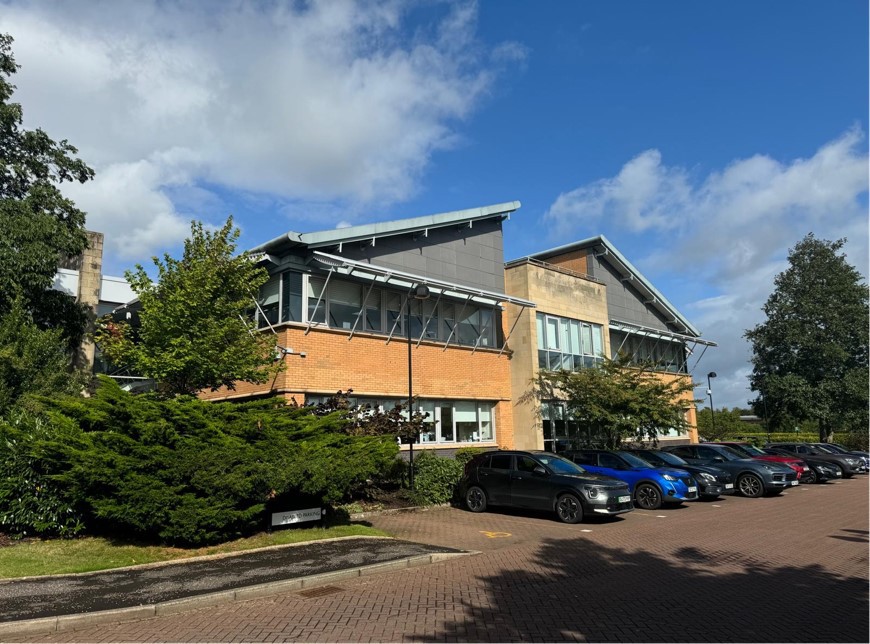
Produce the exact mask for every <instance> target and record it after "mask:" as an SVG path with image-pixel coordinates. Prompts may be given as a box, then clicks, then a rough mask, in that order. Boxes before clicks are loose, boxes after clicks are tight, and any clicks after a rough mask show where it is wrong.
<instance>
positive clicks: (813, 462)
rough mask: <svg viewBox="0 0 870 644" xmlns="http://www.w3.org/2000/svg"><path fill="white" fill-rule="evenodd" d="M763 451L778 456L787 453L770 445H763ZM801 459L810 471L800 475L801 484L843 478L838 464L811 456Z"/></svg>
mask: <svg viewBox="0 0 870 644" xmlns="http://www.w3.org/2000/svg"><path fill="white" fill-rule="evenodd" d="M764 451H765V452H766V453H767V454H774V455H779V456H782V455H788V452H786V451H784V450H781V449H774V448H772V447H765V448H764ZM802 460H803V461H804V463H806V464H807V467H809V468H810V471H809V472H805V473H804V475H803V476H802V477H801V485H804V484H808V485H809V484H812V483H824V482H825V481H835V480H837V479H841V478H843V470H841V469H840V466H839V465H836V464H834V463H827V462H825V461H820V460H818V459H816V458H814V457H812V456H805V457H804V458H803V459H802Z"/></svg>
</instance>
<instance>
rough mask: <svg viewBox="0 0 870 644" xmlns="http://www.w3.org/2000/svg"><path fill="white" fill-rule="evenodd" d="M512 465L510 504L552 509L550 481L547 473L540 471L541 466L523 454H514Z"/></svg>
mask: <svg viewBox="0 0 870 644" xmlns="http://www.w3.org/2000/svg"><path fill="white" fill-rule="evenodd" d="M514 466H515V469H514V470H513V471H512V472H511V505H516V506H519V507H523V508H533V509H537V510H550V509H552V507H553V506H552V494H553V493H552V489H551V488H552V481H551V477H550V474H549V473H547V472H544V473H541V471H540V470H541V469H544V468H543V466H542V465H541V464H540V463H538V461H536V460H535V459H533V458H532V457H531V456H526V455H525V454H517V455H516V457H515V459H514ZM536 468H537V470H538V471H537V472H536V471H535V470H536Z"/></svg>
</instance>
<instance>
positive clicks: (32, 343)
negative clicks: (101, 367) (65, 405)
mask: <svg viewBox="0 0 870 644" xmlns="http://www.w3.org/2000/svg"><path fill="white" fill-rule="evenodd" d="M84 384H85V382H84V377H83V375H82V374H81V373H79V372H76V371H74V370H73V369H72V365H71V362H70V355H69V352H68V351H67V350H66V349H65V347H64V343H63V341H62V339H61V331H60V329H47V330H43V329H40V328H39V327H37V326H36V324H35V323H34V322H33V319H32V318H31V317H30V314H29V313H28V312H27V311H26V310H25V309H24V305H23V304H22V302H21V298H17V299H16V300H14V301H13V302H12V307H11V309H10V310H9V311H7V312H6V313H5V314H0V416H2V415H3V414H4V413H5V412H7V411H8V410H9V409H10V408H11V407H12V406H13V405H16V404H19V403H22V399H23V398H24V397H25V396H26V395H31V394H41V395H52V394H59V393H77V392H79V391H81V389H82V387H83V386H84Z"/></svg>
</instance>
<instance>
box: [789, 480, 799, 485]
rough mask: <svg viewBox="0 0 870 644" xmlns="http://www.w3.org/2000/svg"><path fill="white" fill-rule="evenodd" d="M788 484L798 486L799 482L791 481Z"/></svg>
mask: <svg viewBox="0 0 870 644" xmlns="http://www.w3.org/2000/svg"><path fill="white" fill-rule="evenodd" d="M788 484H789V485H797V484H798V482H797V481H789V482H788Z"/></svg>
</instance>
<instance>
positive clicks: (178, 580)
mask: <svg viewBox="0 0 870 644" xmlns="http://www.w3.org/2000/svg"><path fill="white" fill-rule="evenodd" d="M461 552H462V551H459V550H456V549H453V548H446V547H441V546H432V545H425V544H421V543H412V542H409V541H399V540H395V539H387V538H372V537H353V538H348V539H336V540H329V541H318V542H313V543H304V544H295V545H289V546H279V547H271V548H264V549H260V550H256V551H251V552H247V553H241V554H233V555H222V556H217V557H207V558H198V559H196V560H183V561H175V562H170V563H166V564H150V565H147V566H139V567H133V568H125V569H121V570H110V571H105V572H96V573H87V574H76V575H57V576H50V577H35V578H27V579H15V580H7V581H0V624H5V625H6V626H7V628H8V627H9V623H10V622H18V621H21V620H37V619H40V618H46V617H56V616H60V615H81V614H87V613H94V612H100V611H113V610H118V609H124V608H129V607H135V606H153V605H161V604H165V603H167V602H172V601H173V600H179V599H181V598H189V597H198V596H203V595H210V596H214V595H215V593H221V592H222V591H228V590H236V589H239V588H245V587H261V588H263V589H264V590H268V587H269V585H274V584H275V582H283V581H287V580H298V579H306V578H307V579H311V578H317V577H322V576H323V575H325V574H328V573H335V572H338V571H353V570H359V569H362V568H366V567H369V566H376V565H377V564H385V563H389V562H403V561H411V562H412V563H413V562H416V561H418V560H422V561H421V563H428V561H426V558H427V556H429V557H431V556H432V555H436V554H460V553H461ZM229 600H231V598H229ZM78 621H79V623H81V621H82V620H78Z"/></svg>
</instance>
